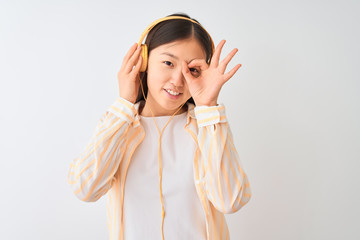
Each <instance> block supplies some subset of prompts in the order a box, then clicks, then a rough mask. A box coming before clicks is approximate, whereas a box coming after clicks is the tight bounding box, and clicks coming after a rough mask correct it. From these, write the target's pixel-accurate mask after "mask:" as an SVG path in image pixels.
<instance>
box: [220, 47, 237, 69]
mask: <svg viewBox="0 0 360 240" xmlns="http://www.w3.org/2000/svg"><path fill="white" fill-rule="evenodd" d="M237 51H238V49H237V48H234V49H233V50H232V51H231V52H230V53H229V54H228V55H227V56H226V57H225V58H224V59H223V60H222V61H221V63H220V71H221V73H224V72H225V69H226V67H227V65H228V64H229V62H230V61H231V59H232V58H233V57H234V56H235V54H236V53H237Z"/></svg>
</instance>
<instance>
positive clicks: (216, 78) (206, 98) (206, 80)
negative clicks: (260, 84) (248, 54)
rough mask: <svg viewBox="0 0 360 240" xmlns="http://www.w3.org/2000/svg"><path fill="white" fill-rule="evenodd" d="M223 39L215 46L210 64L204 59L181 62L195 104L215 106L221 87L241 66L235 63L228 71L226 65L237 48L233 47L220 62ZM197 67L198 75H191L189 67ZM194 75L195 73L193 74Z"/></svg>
mask: <svg viewBox="0 0 360 240" xmlns="http://www.w3.org/2000/svg"><path fill="white" fill-rule="evenodd" d="M224 44H225V40H222V41H221V42H220V43H219V45H218V46H217V47H216V49H215V52H214V55H213V57H212V58H211V62H210V65H208V64H207V63H206V61H205V60H204V59H195V60H193V61H192V62H190V63H189V64H187V63H186V62H185V61H183V63H182V72H183V74H184V77H185V80H186V82H187V84H188V87H189V91H190V94H191V96H192V98H193V99H194V101H195V104H196V105H197V106H202V105H206V106H216V105H217V99H218V96H219V93H220V89H221V87H222V86H223V85H224V84H225V83H226V82H227V81H228V80H229V79H230V78H231V77H232V76H233V75H234V74H235V73H236V71H237V70H238V69H239V68H240V67H241V64H237V65H236V66H235V67H234V68H233V69H231V70H230V71H229V72H228V73H225V70H226V67H227V65H228V63H229V62H230V61H231V59H232V58H233V57H234V55H235V54H236V52H237V51H238V49H236V48H234V49H233V50H232V51H231V52H230V53H229V54H228V55H227V56H226V57H225V58H224V59H223V60H222V61H221V62H220V63H219V59H220V54H221V50H222V47H223V46H224ZM194 68H195V69H197V70H198V71H199V72H200V75H199V76H198V77H196V76H193V74H192V73H191V72H190V69H194ZM194 75H195V74H194Z"/></svg>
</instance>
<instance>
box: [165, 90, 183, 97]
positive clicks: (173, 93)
mask: <svg viewBox="0 0 360 240" xmlns="http://www.w3.org/2000/svg"><path fill="white" fill-rule="evenodd" d="M166 91H167V92H168V93H170V94H171V95H174V96H177V95H179V94H180V93H178V92H173V91H171V90H169V89H166Z"/></svg>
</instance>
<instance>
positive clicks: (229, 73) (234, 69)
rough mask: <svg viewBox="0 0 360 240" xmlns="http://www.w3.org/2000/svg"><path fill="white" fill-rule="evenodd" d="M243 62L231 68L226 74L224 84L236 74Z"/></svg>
mask: <svg viewBox="0 0 360 240" xmlns="http://www.w3.org/2000/svg"><path fill="white" fill-rule="evenodd" d="M240 67H241V64H238V65H236V66H235V67H234V68H233V69H231V70H230V71H229V72H228V73H226V74H224V81H223V84H224V83H226V82H227V81H228V80H229V79H230V78H232V76H234V74H235V73H236V72H237V70H239V68H240Z"/></svg>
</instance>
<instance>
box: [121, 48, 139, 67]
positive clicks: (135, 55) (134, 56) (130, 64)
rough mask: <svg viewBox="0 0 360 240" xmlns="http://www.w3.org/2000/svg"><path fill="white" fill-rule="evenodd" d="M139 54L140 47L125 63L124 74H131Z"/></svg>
mask: <svg viewBox="0 0 360 240" xmlns="http://www.w3.org/2000/svg"><path fill="white" fill-rule="evenodd" d="M140 53H141V47H139V48H137V49H136V51H135V52H134V54H133V55H132V56H131V57H130V59H129V61H128V62H127V63H126V65H125V69H124V70H125V72H128V73H129V72H131V71H132V70H133V68H134V65H135V64H136V62H137V61H138V59H139V56H140Z"/></svg>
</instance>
